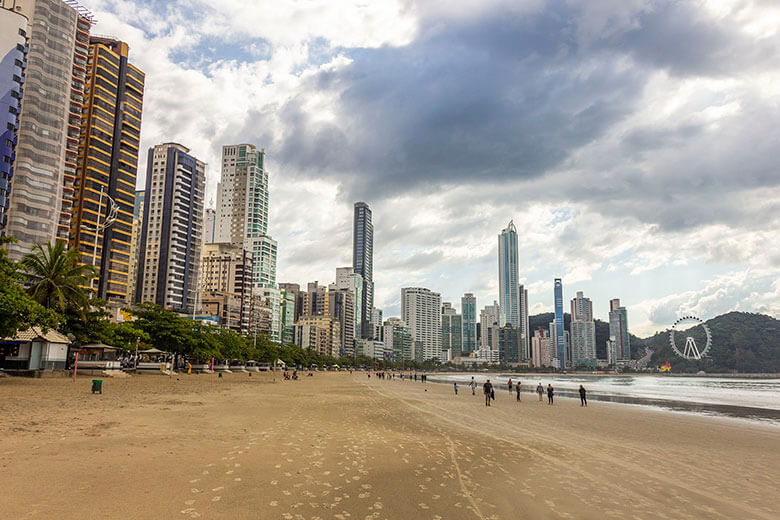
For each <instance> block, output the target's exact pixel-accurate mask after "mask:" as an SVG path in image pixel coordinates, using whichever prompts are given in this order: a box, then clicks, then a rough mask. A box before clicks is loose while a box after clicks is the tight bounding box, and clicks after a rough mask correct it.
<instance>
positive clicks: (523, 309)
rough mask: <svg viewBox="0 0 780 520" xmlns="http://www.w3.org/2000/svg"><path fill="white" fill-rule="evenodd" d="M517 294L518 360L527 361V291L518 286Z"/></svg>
mask: <svg viewBox="0 0 780 520" xmlns="http://www.w3.org/2000/svg"><path fill="white" fill-rule="evenodd" d="M517 294H518V295H519V296H520V325H519V326H518V331H519V332H518V334H519V340H520V360H521V361H528V360H529V359H531V331H530V330H529V329H528V289H526V288H525V287H523V285H522V284H520V286H519V287H518V292H517Z"/></svg>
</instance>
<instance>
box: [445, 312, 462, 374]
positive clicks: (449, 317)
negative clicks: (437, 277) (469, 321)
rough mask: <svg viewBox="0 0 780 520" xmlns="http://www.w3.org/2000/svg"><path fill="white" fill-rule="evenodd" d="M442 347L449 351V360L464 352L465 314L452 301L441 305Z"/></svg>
mask: <svg viewBox="0 0 780 520" xmlns="http://www.w3.org/2000/svg"><path fill="white" fill-rule="evenodd" d="M441 349H442V351H445V350H446V351H449V352H448V354H447V357H448V359H449V360H452V358H454V357H458V356H460V355H461V353H462V352H463V316H462V315H460V314H458V313H457V311H456V310H455V309H454V308H453V307H452V304H451V303H450V302H444V303H443V304H442V307H441Z"/></svg>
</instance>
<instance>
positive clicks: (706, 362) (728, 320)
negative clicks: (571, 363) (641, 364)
mask: <svg viewBox="0 0 780 520" xmlns="http://www.w3.org/2000/svg"><path fill="white" fill-rule="evenodd" d="M553 317H554V315H553V313H551V312H548V313H544V314H537V315H535V316H529V318H528V324H529V328H530V329H531V333H532V334H533V331H535V330H536V329H537V328H538V327H544V328H545V329H548V327H549V323H550V322H551V321H552V320H553ZM570 321H571V316H569V315H568V314H564V317H563V322H564V327H565V328H566V330H569V323H570ZM629 323H630V322H629ZM707 326H708V327H709V328H710V332H711V334H712V347H711V348H710V351H709V352H708V355H707V357H706V358H705V359H702V360H701V361H690V360H687V359H683V358H681V357H680V356H678V355H677V354H675V353H674V351H673V350H672V347H671V345H670V343H669V330H666V331H664V332H658V333H656V334H655V335H653V336H650V337H649V338H638V337H636V336H634V335H632V336H631V354H632V357H633V358H634V359H638V358H639V357H641V356H642V355H643V354H644V347H649V348H650V349H652V350H653V351H654V353H653V356H652V358H651V360H650V364H649V366H651V367H653V366H656V367H657V366H660V365H662V364H664V363H666V362H667V361H668V362H669V363H671V365H672V370H673V371H674V372H698V371H700V370H704V371H705V372H746V373H751V372H752V373H761V372H764V373H780V324H779V323H778V320H776V319H775V318H773V317H771V316H766V315H764V314H753V313H749V312H730V313H728V314H723V315H721V316H718V317H716V318H713V319H711V320H709V321H707ZM683 332H685V331H683ZM688 334H690V335H691V336H692V337H693V338H694V339H695V340H696V344H697V345H699V346H700V348H701V346H703V345H704V344H705V343H706V338H705V335H704V332H703V330H702V328H701V327H693V328H691V329H690V332H688V333H687V334H682V333H681V334H676V336H675V339H676V343H677V345H678V348H679V349H680V350H682V349H683V347H684V345H685V338H686V336H687V335H688ZM608 338H609V323H606V322H603V321H600V320H596V355H597V356H598V358H599V359H605V358H606V357H607V356H606V341H607V339H608Z"/></svg>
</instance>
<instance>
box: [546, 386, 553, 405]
mask: <svg viewBox="0 0 780 520" xmlns="http://www.w3.org/2000/svg"><path fill="white" fill-rule="evenodd" d="M553 395H555V389H553V387H552V385H550V384H548V385H547V404H553Z"/></svg>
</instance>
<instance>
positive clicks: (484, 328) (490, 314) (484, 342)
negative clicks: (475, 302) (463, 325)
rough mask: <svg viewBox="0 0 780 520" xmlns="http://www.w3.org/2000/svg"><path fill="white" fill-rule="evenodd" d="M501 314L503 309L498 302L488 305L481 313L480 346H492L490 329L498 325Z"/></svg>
mask: <svg viewBox="0 0 780 520" xmlns="http://www.w3.org/2000/svg"><path fill="white" fill-rule="evenodd" d="M500 313H501V307H500V306H499V305H498V302H497V301H495V300H494V301H493V305H486V306H485V308H484V309H482V310H481V311H480V312H479V329H480V336H479V346H480V347H483V348H484V347H488V346H490V331H489V329H490V328H491V327H492V326H493V325H494V324H497V323H498V316H499V314H500Z"/></svg>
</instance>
